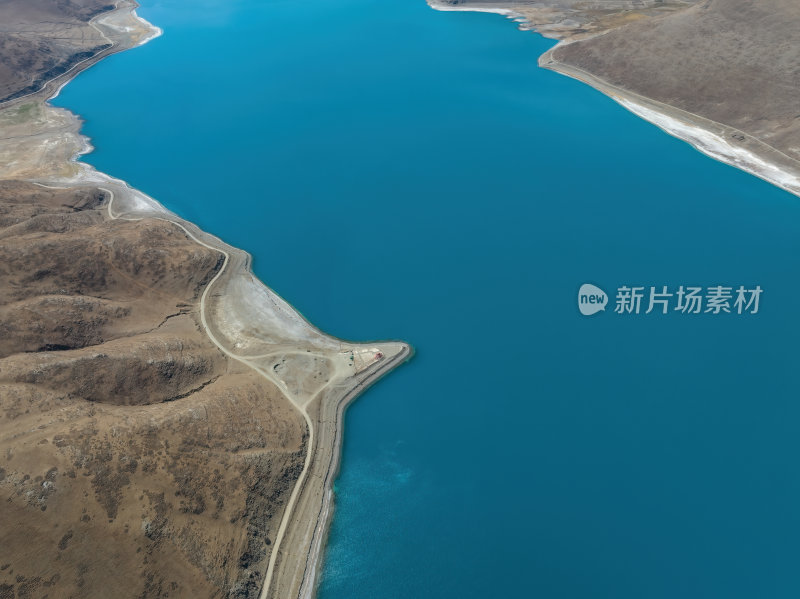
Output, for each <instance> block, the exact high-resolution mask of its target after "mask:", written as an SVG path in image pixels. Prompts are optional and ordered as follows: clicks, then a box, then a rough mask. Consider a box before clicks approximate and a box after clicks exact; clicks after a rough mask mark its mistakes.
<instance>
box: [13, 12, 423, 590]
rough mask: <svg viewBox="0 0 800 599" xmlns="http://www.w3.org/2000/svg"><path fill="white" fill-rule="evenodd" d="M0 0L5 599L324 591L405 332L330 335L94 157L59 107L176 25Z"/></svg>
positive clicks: (242, 263)
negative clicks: (333, 536) (332, 546)
mask: <svg viewBox="0 0 800 599" xmlns="http://www.w3.org/2000/svg"><path fill="white" fill-rule="evenodd" d="M135 8H136V5H135V4H134V3H132V2H130V1H128V0H120V1H119V2H117V3H116V5H113V4H106V3H104V2H94V1H92V0H72V1H71V0H7V1H6V2H2V3H0V98H4V100H0V495H2V497H3V498H4V500H5V501H4V503H3V506H4V509H3V510H2V511H1V512H0V599H11V598H20V599H23V598H31V599H32V598H41V599H44V598H50V599H53V598H55V597H59V598H61V597H64V598H67V597H74V598H76V599H77V598H82V599H83V598H98V599H100V598H102V599H107V598H108V597H114V598H145V597H152V598H155V597H172V598H178V597H187V598H192V599H195V598H198V597H232V598H234V597H235V598H254V597H259V596H260V597H265V598H266V597H270V598H272V597H276V598H277V597H280V598H286V597H293V596H294V597H296V596H298V594H299V593H300V592H301V589H309V588H311V589H313V586H314V582H315V576H316V563H317V561H318V559H319V556H320V553H321V548H322V541H323V540H324V536H325V534H326V531H327V525H328V519H329V514H330V502H331V491H330V490H331V485H332V481H333V478H334V476H335V473H336V468H337V465H338V456H339V452H340V439H341V423H342V413H343V410H344V408H345V407H346V405H347V403H348V402H349V401H350V400H352V399H353V398H354V397H355V396H356V395H358V394H359V393H360V392H361V391H362V390H363V389H365V388H366V387H367V386H369V385H370V384H371V383H373V382H374V381H376V380H377V379H378V378H380V376H382V375H383V374H385V373H386V372H388V371H390V370H391V369H392V368H394V367H395V366H397V365H398V364H400V363H402V361H404V360H405V359H407V358H408V356H409V355H410V348H409V347H408V346H407V345H405V344H403V343H399V342H394V343H372V344H353V343H347V342H344V341H341V340H338V339H334V338H332V337H329V336H327V335H325V334H323V333H322V332H320V331H319V330H317V329H315V328H314V327H313V326H312V325H310V324H309V323H308V322H306V321H305V320H304V319H303V318H302V317H301V316H300V315H299V314H298V313H297V312H295V311H294V310H293V309H292V308H291V306H289V305H288V304H287V303H286V302H285V301H284V300H282V299H281V298H280V297H278V296H277V295H275V294H274V293H273V292H272V291H271V290H270V289H269V288H267V287H265V286H264V285H263V284H261V283H260V282H259V281H257V280H256V279H255V278H254V277H253V276H252V274H251V273H250V257H249V256H248V255H247V254H246V253H244V252H242V251H240V250H237V249H236V248H232V247H230V246H228V245H226V244H224V243H223V242H222V241H220V240H219V239H217V238H215V237H213V236H211V235H208V234H206V233H204V232H202V231H200V230H199V229H197V227H195V226H194V225H192V224H191V223H188V222H186V221H183V220H182V219H180V218H179V217H178V216H176V215H174V214H171V213H169V212H168V211H166V210H165V209H164V208H163V207H162V206H161V205H160V204H158V203H157V202H156V201H155V200H153V199H151V198H149V197H147V196H144V195H143V194H141V193H139V192H137V191H136V190H133V189H131V188H130V187H128V186H127V185H126V184H125V183H124V182H122V181H119V180H116V179H113V178H111V177H109V176H107V175H105V174H103V173H98V172H97V171H95V170H94V169H92V168H91V167H89V166H87V165H85V164H81V163H77V162H76V161H75V158H76V157H77V156H78V155H79V154H80V153H82V152H85V151H87V149H88V144H87V140H86V139H85V138H83V137H82V136H81V135H80V133H79V130H80V121H79V120H78V119H77V117H76V116H75V115H73V114H71V113H70V112H68V111H66V110H63V109H57V108H54V107H52V106H50V105H49V104H47V103H46V100H47V98H48V97H50V96H51V95H52V94H53V93H55V92H56V91H57V90H58V88H59V87H60V86H61V85H63V84H64V83H65V82H67V81H68V80H69V79H70V78H71V77H73V76H74V75H75V74H76V73H78V72H79V71H80V70H82V69H84V68H88V67H89V66H91V65H92V64H93V63H94V62H96V61H97V60H99V59H100V58H102V57H103V56H106V55H108V54H110V53H111V52H116V51H121V50H125V49H128V48H132V47H134V46H136V45H139V44H141V43H145V42H146V41H148V40H149V39H151V38H153V37H154V36H157V35H158V34H159V33H160V31H159V30H158V29H157V28H155V27H153V26H151V25H150V24H148V23H147V22H145V21H143V20H141V19H139V18H138V17H137V15H136V13H135Z"/></svg>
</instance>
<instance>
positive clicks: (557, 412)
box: [56, 0, 800, 599]
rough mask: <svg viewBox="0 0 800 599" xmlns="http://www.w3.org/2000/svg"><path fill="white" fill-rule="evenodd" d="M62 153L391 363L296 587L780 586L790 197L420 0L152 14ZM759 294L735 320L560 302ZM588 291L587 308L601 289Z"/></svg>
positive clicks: (530, 49)
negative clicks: (202, 234) (142, 38)
mask: <svg viewBox="0 0 800 599" xmlns="http://www.w3.org/2000/svg"><path fill="white" fill-rule="evenodd" d="M143 4H144V6H143V7H142V9H141V10H140V14H142V16H144V17H145V18H147V19H149V20H150V21H152V22H154V23H156V24H157V25H159V26H161V27H163V28H164V29H165V35H164V36H163V37H161V38H159V39H157V40H155V41H153V42H151V43H149V44H148V45H146V46H144V47H142V48H139V49H137V50H134V51H130V52H126V53H123V54H119V55H115V56H113V57H111V58H110V59H108V60H105V61H103V62H102V63H100V64H99V65H97V66H95V67H93V68H92V69H91V70H89V71H87V72H85V73H83V74H82V75H80V76H79V77H78V78H77V80H76V81H75V82H74V83H72V84H70V85H69V86H67V87H66V88H65V89H64V90H63V92H62V94H61V96H60V97H59V98H58V99H57V100H56V103H57V104H58V105H60V106H66V107H69V108H70V109H72V110H74V111H75V112H77V113H78V114H80V115H82V116H83V117H84V118H85V119H86V126H85V129H84V131H85V133H86V134H87V135H89V136H90V137H91V138H92V140H93V144H94V145H95V146H96V151H95V152H94V153H93V154H91V155H89V156H87V157H86V160H87V161H88V162H89V163H91V164H93V165H95V166H96V167H97V168H99V169H100V170H102V171H105V172H108V173H109V174H111V175H113V176H116V177H120V178H122V179H125V180H127V181H128V182H130V183H131V184H132V185H134V186H135V187H138V188H139V189H141V190H143V191H144V192H146V193H148V194H150V195H152V196H153V197H155V198H157V199H158V200H160V201H161V202H162V203H164V204H165V205H166V206H167V207H168V208H170V209H171V210H173V211H175V212H177V213H178V214H180V215H181V216H183V217H185V218H187V219H190V220H192V221H194V222H196V223H197V224H198V225H200V226H201V227H202V228H204V229H206V230H208V231H210V232H212V233H214V234H217V235H218V236H220V237H222V238H223V239H225V240H226V241H228V242H229V243H231V244H233V245H236V246H239V247H242V248H244V249H246V250H248V251H249V252H251V253H252V254H253V255H254V257H255V263H254V267H255V271H256V273H257V274H258V276H260V277H261V278H262V279H263V280H265V281H266V282H267V283H268V284H269V285H270V286H272V287H273V288H274V289H276V290H277V291H278V292H279V293H280V294H281V295H283V296H284V297H286V298H287V299H288V300H289V301H290V302H291V303H292V304H294V305H295V306H296V307H297V308H298V309H299V310H300V311H301V312H302V313H303V314H305V315H306V316H307V317H308V318H309V319H310V320H312V321H313V322H314V323H315V324H317V325H318V326H319V327H321V328H322V329H323V330H326V331H328V332H330V333H332V334H334V335H337V336H341V337H345V338H349V339H356V340H369V339H383V338H403V339H406V340H408V341H410V342H411V343H412V344H413V345H414V346H415V347H416V350H417V355H416V357H415V358H414V359H413V361H412V362H410V363H409V364H408V365H406V366H404V367H403V368H401V369H399V370H398V371H397V372H395V373H394V374H392V375H391V376H390V377H388V378H387V379H385V380H384V381H382V382H381V383H380V384H379V385H377V386H376V387H374V388H372V389H371V390H370V391H369V392H368V393H367V394H366V395H365V396H364V397H363V398H361V399H360V400H359V401H358V402H356V403H355V404H354V405H353V406H352V407H351V408H350V409H349V410H348V412H347V426H346V433H345V444H344V458H343V463H342V471H341V475H340V477H339V479H338V481H337V483H336V501H337V507H336V515H335V518H334V522H333V527H332V531H331V536H330V545H329V548H328V552H327V556H326V561H325V566H324V573H323V577H322V582H321V587H320V593H319V597H320V599H376V598H414V599H424V598H431V599H433V598H436V599H441V598H454V599H455V598H458V599H461V598H472V597H475V598H493V597H537V598H543V599H555V598H566V599H585V598H613V599H643V598H648V599H675V598H676V597H690V598H702V599H710V598H717V597H719V598H725V599H731V598H735V599H738V598H742V599H753V598H755V597H758V598H771V599H776V598H780V599H783V598H787V599H788V598H792V599H796V598H797V597H798V596H800V569H798V566H797V564H798V559H800V508H799V507H798V506H800V469H799V468H798V466H797V456H798V455H800V434H798V428H799V427H798V423H800V395H799V394H798V376H799V375H800V369H798V360H797V356H798V349H797V344H798V334H797V333H798V325H800V317H799V316H798V300H799V299H800V280H799V279H798V270H800V269H799V268H798V266H799V265H798V262H799V261H800V258H799V257H800V235H798V229H800V199H798V198H796V197H794V196H791V195H789V194H787V193H785V192H783V191H781V190H779V189H776V188H774V187H772V186H770V185H768V184H766V183H764V182H762V181H760V180H758V179H756V178H754V177H752V176H749V175H747V174H745V173H742V172H739V171H737V170H735V169H733V168H730V167H727V166H725V165H722V164H719V163H716V162H714V161H712V160H710V159H708V158H706V157H704V156H702V155H700V154H699V153H697V152H696V151H694V150H693V149H692V148H690V147H689V146H688V145H686V144H684V143H683V142H680V141H678V140H675V139H673V138H671V137H669V136H667V135H665V134H664V133H662V132H661V131H659V130H658V129H656V128H655V127H653V126H652V125H650V124H648V123H646V122H644V121H642V120H640V119H638V118H637V117H635V116H633V115H631V114H630V113H628V112H626V111H625V110H623V109H622V108H620V107H619V106H618V105H616V104H615V103H614V102H612V101H611V100H609V99H607V98H605V97H604V96H602V95H600V94H599V93H597V92H595V91H593V90H592V89H590V88H588V87H586V86H584V85H582V84H580V83H577V82H575V81H572V80H570V79H567V78H564V77H562V76H560V75H557V74H555V73H552V72H549V71H545V70H540V69H539V68H538V67H537V64H536V59H537V57H538V56H539V55H540V54H541V53H542V52H544V51H545V50H546V49H547V48H548V47H550V45H551V43H552V42H550V41H548V40H544V39H543V38H541V37H539V36H537V35H535V34H531V33H522V32H518V31H516V30H515V29H514V26H513V24H512V23H510V22H509V21H507V20H505V19H503V18H501V17H499V16H497V15H488V14H476V13H439V12H435V11H433V10H431V9H430V8H428V6H427V5H426V4H425V3H424V2H423V1H422V0H381V1H378V0H337V1H335V2H334V1H332V0H306V1H305V2H302V3H299V2H292V1H289V0H270V1H265V0H199V1H198V0H194V1H192V2H189V1H188V0H153V1H146V0H145V1H143ZM584 282H592V283H596V284H598V285H599V286H601V287H603V288H604V289H605V290H606V291H607V292H609V293H611V294H613V293H614V292H615V291H616V289H617V288H618V287H619V286H621V285H624V284H627V285H632V284H638V285H646V286H649V285H658V286H661V285H670V286H672V287H675V286H677V285H679V284H694V285H700V286H711V285H718V284H723V285H734V286H738V285H739V284H743V285H746V286H748V287H751V286H754V285H757V284H758V285H760V286H761V287H762V288H763V289H764V294H763V296H762V297H761V307H760V310H759V313H758V314H756V315H736V314H730V315H725V314H723V315H719V316H712V315H710V314H709V315H696V316H690V315H682V314H679V313H672V314H669V315H659V314H649V315H644V314H640V315H638V316H636V315H617V314H613V313H612V312H611V310H608V311H607V312H606V313H601V314H598V315H595V316H593V317H591V318H586V317H583V316H581V315H580V314H579V312H578V309H577V304H576V292H577V289H578V286H579V285H580V284H581V283H584ZM612 301H613V298H612Z"/></svg>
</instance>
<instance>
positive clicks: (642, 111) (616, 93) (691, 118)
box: [426, 0, 800, 197]
mask: <svg viewBox="0 0 800 599" xmlns="http://www.w3.org/2000/svg"><path fill="white" fill-rule="evenodd" d="M426 2H427V3H428V5H429V6H430V7H431V8H432V9H434V10H437V11H444V12H479V13H492V14H499V15H502V16H504V17H506V18H508V19H511V20H512V21H514V22H515V23H518V24H519V25H520V29H521V30H523V31H532V32H534V33H538V34H539V35H541V36H542V37H545V38H547V37H548V36H546V35H545V34H544V33H543V32H542V31H539V30H538V28H537V27H532V26H531V24H530V22H529V21H528V20H527V19H526V18H525V16H524V15H522V14H520V13H518V12H515V11H514V10H513V9H511V8H505V7H497V8H494V7H487V6H471V5H458V4H445V3H442V2H441V1H439V0H426ZM595 35H602V33H600V34H595ZM581 39H584V38H581ZM576 41H581V40H579V39H561V40H560V41H559V42H558V43H557V44H556V45H555V46H553V47H552V48H550V49H549V50H547V51H546V52H545V53H544V54H542V55H541V56H540V57H539V60H538V62H539V66H540V67H541V68H544V69H549V70H551V71H555V72H556V73H559V74H561V75H564V76H567V77H571V78H572V79H576V80H578V81H580V82H581V83H584V84H586V85H588V86H590V87H592V88H594V89H596V90H597V91H599V92H600V93H602V94H604V95H605V96H608V97H609V98H611V99H612V100H614V101H615V102H617V103H618V104H619V105H620V106H622V107H623V108H625V109H626V110H628V111H629V112H632V113H633V114H635V115H636V116H638V117H639V118H641V119H643V120H645V121H647V122H649V123H651V124H653V125H655V126H656V127H658V128H659V129H661V130H662V131H663V132H664V133H667V134H668V135H671V136H672V137H675V138H677V139H680V140H682V141H684V142H686V143H688V144H689V145H691V146H692V147H693V148H694V149H695V150H697V151H698V152H700V153H702V154H704V155H706V156H708V157H709V158H712V159H714V160H716V161H718V162H721V163H723V164H727V165H728V166H732V167H734V168H738V169H739V170H742V171H744V172H746V173H748V174H750V175H753V176H755V177H758V178H759V179H762V180H763V181H766V182H767V183H770V184H772V185H775V186H776V187H779V188H781V189H783V190H784V191H787V192H789V193H791V194H793V195H796V196H798V197H800V164H798V162H797V161H796V160H794V159H792V158H790V157H789V156H786V155H785V154H783V153H782V152H780V151H779V150H777V149H775V148H773V147H771V146H769V145H768V144H766V143H764V142H762V141H761V140H759V139H757V138H755V137H753V136H751V135H748V134H747V133H744V132H743V131H740V130H739V129H736V128H735V127H731V126H728V125H724V124H722V123H718V122H716V121H712V120H710V119H707V118H705V117H701V116H700V115H696V114H692V113H690V112H687V111H685V110H681V109H680V108H676V107H674V106H670V105H668V104H664V103H662V102H659V101H657V100H653V99H652V98H648V97H645V96H642V95H640V94H637V93H635V92H632V91H629V90H626V89H624V88H620V87H617V86H614V85H612V84H610V83H608V82H606V81H604V80H603V79H601V78H600V77H598V76H596V75H593V74H591V73H589V72H587V71H584V70H583V69H580V68H578V67H574V66H571V65H568V64H565V63H562V62H560V61H558V60H557V59H556V58H555V57H554V55H553V53H554V52H555V51H556V50H557V49H558V48H561V47H562V46H564V45H567V44H571V43H574V42H576ZM729 140H735V141H729Z"/></svg>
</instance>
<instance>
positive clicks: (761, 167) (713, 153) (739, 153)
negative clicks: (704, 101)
mask: <svg viewBox="0 0 800 599" xmlns="http://www.w3.org/2000/svg"><path fill="white" fill-rule="evenodd" d="M611 97H612V98H614V100H616V101H617V102H619V104H620V105H622V106H624V107H625V108H627V109H628V110H630V111H631V112H632V113H634V114H635V115H637V116H640V117H641V118H643V119H645V120H646V121H649V122H651V123H653V124H654V125H656V126H657V127H658V128H659V129H661V130H663V131H665V132H666V133H669V134H670V135H672V136H674V137H677V138H679V139H682V140H684V141H686V142H688V143H689V144H691V145H692V146H693V147H695V148H696V149H697V150H699V151H700V152H702V153H703V154H705V155H706V156H710V157H711V158H714V159H716V160H719V161H720V162H724V163H726V164H730V165H731V166H735V167H737V168H739V169H741V170H743V171H746V172H748V173H750V174H752V175H755V176H756V177H759V178H761V179H764V180H765V181H768V182H770V183H772V184H774V185H777V186H778V187H780V188H782V189H785V190H786V191H788V192H791V193H793V194H795V195H798V196H800V175H798V174H796V173H792V172H789V171H787V170H784V169H781V168H780V167H779V166H778V165H776V164H773V163H771V162H768V161H767V160H765V159H763V158H761V157H759V156H758V155H756V154H754V153H753V152H751V151H750V150H747V149H746V148H742V147H739V146H736V145H734V144H732V143H730V142H729V141H728V140H726V139H725V138H724V137H722V136H721V135H718V134H716V133H714V132H712V131H709V130H707V129H703V128H702V127H698V126H697V125H694V124H692V123H689V122H687V121H683V120H680V119H678V118H676V117H673V116H671V115H669V114H668V113H666V112H659V111H657V110H655V109H653V108H648V107H647V106H644V105H642V104H638V103H636V102H634V101H633V100H630V99H627V98H623V97H618V96H613V95H612V96H611Z"/></svg>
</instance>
